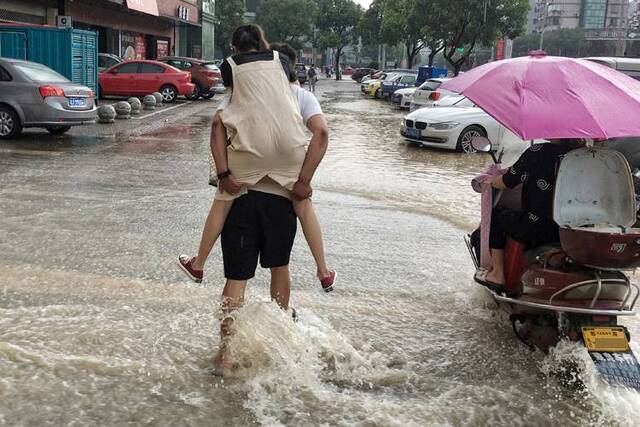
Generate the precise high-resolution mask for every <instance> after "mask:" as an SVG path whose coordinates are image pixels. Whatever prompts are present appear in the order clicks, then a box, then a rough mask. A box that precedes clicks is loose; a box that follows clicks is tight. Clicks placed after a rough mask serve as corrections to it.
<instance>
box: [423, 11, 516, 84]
mask: <svg viewBox="0 0 640 427" xmlns="http://www.w3.org/2000/svg"><path fill="white" fill-rule="evenodd" d="M433 1H435V2H438V3H440V8H441V10H442V14H441V25H443V26H444V27H441V28H447V29H448V35H447V37H446V38H445V41H444V43H445V45H446V49H445V55H444V56H445V58H446V60H447V62H448V63H449V65H451V67H452V68H453V70H454V73H455V74H456V75H458V73H459V72H460V69H461V68H462V66H463V65H464V64H465V63H468V61H469V56H470V55H471V53H472V52H473V50H474V49H475V47H476V46H478V45H483V44H484V45H490V44H492V43H493V42H495V41H496V40H497V39H498V38H500V37H504V36H507V37H511V38H514V37H516V36H518V35H519V34H520V33H521V32H522V31H523V30H524V26H525V22H526V18H527V12H528V10H529V2H528V1H527V0H433Z"/></svg>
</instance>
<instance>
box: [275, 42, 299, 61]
mask: <svg viewBox="0 0 640 427" xmlns="http://www.w3.org/2000/svg"><path fill="white" fill-rule="evenodd" d="M271 50H277V51H278V52H280V53H281V54H283V55H285V56H286V57H287V58H289V61H291V64H295V63H296V57H297V55H296V51H295V50H293V48H292V47H291V46H289V45H288V44H286V43H271Z"/></svg>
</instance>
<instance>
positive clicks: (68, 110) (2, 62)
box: [0, 58, 96, 139]
mask: <svg viewBox="0 0 640 427" xmlns="http://www.w3.org/2000/svg"><path fill="white" fill-rule="evenodd" d="M95 119H96V105H95V102H94V93H93V91H92V90H91V89H89V88H88V87H86V86H82V85H77V84H75V83H72V82H70V81H69V80H68V79H67V78H66V77H64V76H62V75H60V74H58V73H57V72H55V71H53V70H52V69H50V68H48V67H46V66H44V65H42V64H38V63H36V62H30V61H22V60H18V59H9V58H0V139H9V138H14V137H16V136H18V135H20V133H21V132H22V129H23V128H27V127H42V128H45V129H47V130H48V131H49V133H51V134H53V135H60V134H63V133H65V132H67V131H68V130H69V129H70V128H71V126H77V125H82V124H85V123H92V122H94V121H95Z"/></svg>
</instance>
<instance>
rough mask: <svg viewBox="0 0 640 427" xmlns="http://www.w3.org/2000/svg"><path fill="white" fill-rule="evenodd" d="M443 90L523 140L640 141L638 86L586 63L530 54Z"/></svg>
mask: <svg viewBox="0 0 640 427" xmlns="http://www.w3.org/2000/svg"><path fill="white" fill-rule="evenodd" d="M441 87H442V89H446V90H450V91H454V92H458V93H462V94H463V95H465V96H466V97H467V98H469V99H470V100H472V101H473V102H474V103H475V104H476V105H477V106H478V107H480V108H482V109H483V110H484V111H486V112H487V113H488V114H489V115H491V116H492V117H493V118H495V119H496V120H497V121H498V122H500V123H501V124H502V125H503V126H505V127H506V128H508V129H509V130H511V131H512V132H513V133H515V134H516V135H518V136H520V138H522V139H525V140H530V139H552V138H592V139H609V138H618V137H626V136H640V82H639V81H636V80H634V79H632V78H631V77H628V76H626V75H624V74H622V73H620V72H618V71H615V70H613V69H612V68H609V67H607V66H605V65H601V64H597V63H595V62H592V61H588V60H585V59H574V58H564V57H553V56H546V55H545V54H544V53H543V52H533V53H531V54H530V55H529V56H528V57H522V58H514V59H507V60H503V61H497V62H492V63H489V64H486V65H482V66H480V67H478V68H475V69H473V70H471V71H469V72H466V73H464V74H461V75H460V76H458V77H456V78H455V79H453V80H450V81H448V82H446V83H444V84H443V85H442V86H441Z"/></svg>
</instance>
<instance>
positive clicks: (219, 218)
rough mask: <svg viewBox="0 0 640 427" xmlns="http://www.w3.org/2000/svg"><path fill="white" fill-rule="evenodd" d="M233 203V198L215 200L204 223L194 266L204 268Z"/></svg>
mask: <svg viewBox="0 0 640 427" xmlns="http://www.w3.org/2000/svg"><path fill="white" fill-rule="evenodd" d="M232 205H233V200H217V199H214V200H213V204H212V205H211V209H210V210H209V215H208V216H207V220H206V221H205V223H204V229H203V230H202V237H201V238H200V247H199V248H198V255H196V258H195V259H194V260H193V263H192V265H193V268H195V269H196V270H204V264H205V263H206V262H207V258H208V257H209V254H210V253H211V250H212V249H213V245H215V243H216V241H217V240H218V238H219V237H220V233H222V228H223V227H224V222H225V221H226V220H227V215H229V211H230V210H231V206H232Z"/></svg>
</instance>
